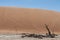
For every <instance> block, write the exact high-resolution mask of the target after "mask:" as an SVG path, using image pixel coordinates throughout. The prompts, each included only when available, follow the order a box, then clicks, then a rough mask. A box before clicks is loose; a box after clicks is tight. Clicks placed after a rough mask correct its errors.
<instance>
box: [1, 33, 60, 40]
mask: <svg viewBox="0 0 60 40" xmlns="http://www.w3.org/2000/svg"><path fill="white" fill-rule="evenodd" d="M0 40H60V35H58V36H56V37H55V38H43V39H38V38H29V37H25V38H21V35H15V34H12V35H7V34H5V35H3V34H0Z"/></svg>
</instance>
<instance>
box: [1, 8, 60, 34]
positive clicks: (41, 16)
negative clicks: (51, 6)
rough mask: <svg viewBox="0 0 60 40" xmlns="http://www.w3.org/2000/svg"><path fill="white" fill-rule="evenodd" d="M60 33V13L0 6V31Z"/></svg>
mask: <svg viewBox="0 0 60 40" xmlns="http://www.w3.org/2000/svg"><path fill="white" fill-rule="evenodd" d="M45 24H47V25H48V27H49V29H50V31H52V32H55V33H60V13H59V12H55V11H49V10H42V9H32V8H15V7H14V8H13V7H0V33H21V32H30V33H46V32H47V30H46V28H45Z"/></svg>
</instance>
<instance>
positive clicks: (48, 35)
mask: <svg viewBox="0 0 60 40" xmlns="http://www.w3.org/2000/svg"><path fill="white" fill-rule="evenodd" d="M45 27H46V29H47V31H48V33H47V37H51V38H54V37H55V35H53V34H52V33H51V32H50V30H49V28H48V25H46V24H45Z"/></svg>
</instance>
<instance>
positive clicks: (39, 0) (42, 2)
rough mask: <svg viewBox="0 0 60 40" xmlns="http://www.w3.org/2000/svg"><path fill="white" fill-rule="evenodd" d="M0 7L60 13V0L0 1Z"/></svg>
mask: <svg viewBox="0 0 60 40" xmlns="http://www.w3.org/2000/svg"><path fill="white" fill-rule="evenodd" d="M0 6H16V7H23V8H40V9H47V10H55V11H59V12H60V0H0Z"/></svg>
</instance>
